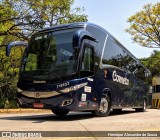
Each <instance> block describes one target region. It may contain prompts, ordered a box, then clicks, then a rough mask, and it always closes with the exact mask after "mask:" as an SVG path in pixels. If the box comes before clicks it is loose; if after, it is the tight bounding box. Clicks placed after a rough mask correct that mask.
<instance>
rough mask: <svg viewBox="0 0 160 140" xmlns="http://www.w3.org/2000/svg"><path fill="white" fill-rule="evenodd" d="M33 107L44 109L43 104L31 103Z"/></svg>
mask: <svg viewBox="0 0 160 140" xmlns="http://www.w3.org/2000/svg"><path fill="white" fill-rule="evenodd" d="M33 107H34V108H44V104H43V103H33Z"/></svg>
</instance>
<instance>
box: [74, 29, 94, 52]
mask: <svg viewBox="0 0 160 140" xmlns="http://www.w3.org/2000/svg"><path fill="white" fill-rule="evenodd" d="M83 39H89V40H92V41H95V42H97V41H96V39H95V38H94V37H93V35H92V34H91V33H89V32H88V31H85V30H78V31H76V32H75V33H74V35H73V39H72V40H73V44H72V46H73V49H79V48H80V46H81V43H82V40H83Z"/></svg>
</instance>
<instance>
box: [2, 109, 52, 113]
mask: <svg viewBox="0 0 160 140" xmlns="http://www.w3.org/2000/svg"><path fill="white" fill-rule="evenodd" d="M24 112H26V113H34V112H48V113H50V112H51V111H50V110H49V109H22V108H19V109H0V113H24Z"/></svg>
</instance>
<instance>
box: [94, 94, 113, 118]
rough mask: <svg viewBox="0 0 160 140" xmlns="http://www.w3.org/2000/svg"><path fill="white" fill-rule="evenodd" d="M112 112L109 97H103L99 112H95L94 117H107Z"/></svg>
mask: <svg viewBox="0 0 160 140" xmlns="http://www.w3.org/2000/svg"><path fill="white" fill-rule="evenodd" d="M110 111H111V100H110V97H109V96H108V95H103V96H102V97H101V102H100V107H99V109H98V110H95V111H93V112H92V113H93V115H94V116H97V117H106V116H108V115H109V113H110Z"/></svg>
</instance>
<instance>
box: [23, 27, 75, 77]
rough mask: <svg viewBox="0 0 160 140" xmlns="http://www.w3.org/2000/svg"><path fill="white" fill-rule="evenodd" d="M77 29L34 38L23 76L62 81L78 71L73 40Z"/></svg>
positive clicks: (43, 34) (28, 51) (27, 51)
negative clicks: (64, 77) (62, 78)
mask: <svg viewBox="0 0 160 140" xmlns="http://www.w3.org/2000/svg"><path fill="white" fill-rule="evenodd" d="M74 32H75V29H74V30H73V29H70V30H61V31H55V32H47V33H46V32H45V33H41V34H36V35H34V36H32V38H31V40H30V42H29V46H28V49H26V52H25V57H24V59H23V63H22V69H21V74H22V76H24V77H26V78H27V79H38V80H51V79H56V78H58V79H61V77H63V76H67V75H71V74H73V73H75V71H76V68H77V67H76V64H77V62H76V61H77V58H76V57H75V56H74V49H73V47H72V38H73V34H74Z"/></svg>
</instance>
